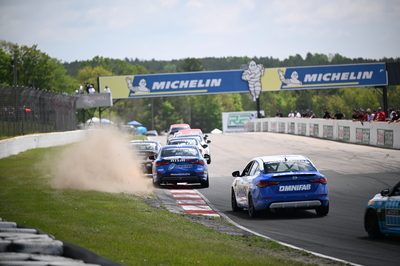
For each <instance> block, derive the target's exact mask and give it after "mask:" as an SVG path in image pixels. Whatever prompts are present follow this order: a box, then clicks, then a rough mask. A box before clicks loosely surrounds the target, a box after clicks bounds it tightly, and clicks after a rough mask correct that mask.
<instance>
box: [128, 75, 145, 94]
mask: <svg viewBox="0 0 400 266" xmlns="http://www.w3.org/2000/svg"><path fill="white" fill-rule="evenodd" d="M126 83H127V84H128V89H129V90H130V91H131V93H148V92H150V89H149V88H147V87H146V86H147V82H146V80H145V79H141V80H140V81H139V86H133V78H132V79H131V78H129V77H127V78H126Z"/></svg>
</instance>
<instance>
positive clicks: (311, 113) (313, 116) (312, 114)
mask: <svg viewBox="0 0 400 266" xmlns="http://www.w3.org/2000/svg"><path fill="white" fill-rule="evenodd" d="M308 118H317V117H316V116H315V114H314V112H313V111H312V110H311V111H310V115H309V116H308Z"/></svg>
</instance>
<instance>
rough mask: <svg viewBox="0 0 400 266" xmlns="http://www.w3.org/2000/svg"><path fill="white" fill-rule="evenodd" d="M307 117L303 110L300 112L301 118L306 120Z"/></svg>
mask: <svg viewBox="0 0 400 266" xmlns="http://www.w3.org/2000/svg"><path fill="white" fill-rule="evenodd" d="M308 117H309V115H308V113H307V112H306V111H304V110H301V118H308Z"/></svg>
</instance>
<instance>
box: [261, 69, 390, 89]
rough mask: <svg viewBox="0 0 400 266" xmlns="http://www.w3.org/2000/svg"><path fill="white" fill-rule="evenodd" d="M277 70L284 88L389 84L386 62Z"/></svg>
mask: <svg viewBox="0 0 400 266" xmlns="http://www.w3.org/2000/svg"><path fill="white" fill-rule="evenodd" d="M268 71H270V69H269V70H268ZM274 72H275V71H274ZM276 72H277V74H278V76H279V80H280V82H281V88H280V89H282V90H285V89H324V88H335V87H360V86H380V85H386V84H387V72H386V65H385V63H377V64H357V65H332V66H314V67H288V68H281V69H277V71H276ZM274 74H275V73H274ZM275 75H276V74H275Z"/></svg>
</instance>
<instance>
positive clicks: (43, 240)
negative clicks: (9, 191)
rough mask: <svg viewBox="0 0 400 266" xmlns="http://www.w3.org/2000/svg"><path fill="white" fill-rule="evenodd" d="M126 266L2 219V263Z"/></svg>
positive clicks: (0, 231) (0, 264)
mask: <svg viewBox="0 0 400 266" xmlns="http://www.w3.org/2000/svg"><path fill="white" fill-rule="evenodd" d="M4 265H7V266H12V265H18V266H25V265H41V266H64V265H70V266H124V265H122V264H120V263H117V262H114V261H112V260H109V259H106V258H103V257H100V256H98V255H97V254H95V253H93V252H91V251H89V250H87V249H85V248H82V247H79V246H77V245H74V244H71V243H68V242H65V241H61V240H57V239H55V238H54V236H52V235H49V234H46V233H44V232H42V231H41V230H38V229H35V228H31V227H28V226H22V225H18V224H17V223H15V222H9V221H5V220H3V219H1V218H0V266H4Z"/></svg>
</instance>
